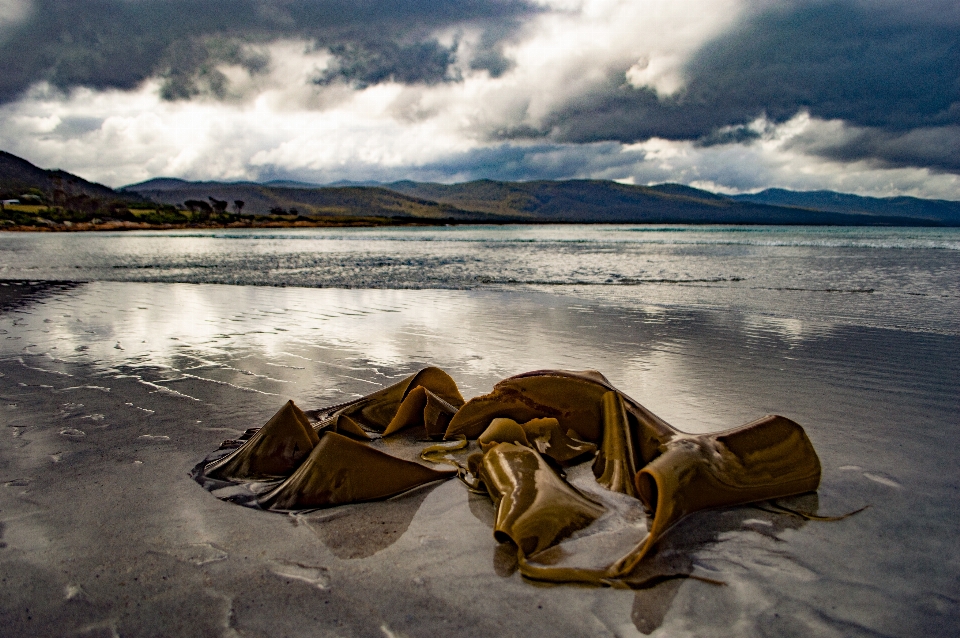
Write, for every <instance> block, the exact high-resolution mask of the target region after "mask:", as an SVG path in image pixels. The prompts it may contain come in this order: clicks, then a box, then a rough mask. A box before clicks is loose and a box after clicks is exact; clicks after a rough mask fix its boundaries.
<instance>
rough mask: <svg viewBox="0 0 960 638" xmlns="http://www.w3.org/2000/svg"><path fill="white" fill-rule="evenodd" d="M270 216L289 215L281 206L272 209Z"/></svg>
mask: <svg viewBox="0 0 960 638" xmlns="http://www.w3.org/2000/svg"><path fill="white" fill-rule="evenodd" d="M270 214H271V215H286V214H287V211H285V210H283V209H282V208H280V207H279V206H274V207H273V208H271V209H270Z"/></svg>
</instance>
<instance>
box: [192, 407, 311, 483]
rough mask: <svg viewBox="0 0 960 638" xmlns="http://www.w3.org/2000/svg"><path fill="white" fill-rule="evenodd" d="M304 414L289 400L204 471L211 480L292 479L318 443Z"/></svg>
mask: <svg viewBox="0 0 960 638" xmlns="http://www.w3.org/2000/svg"><path fill="white" fill-rule="evenodd" d="M318 441H319V439H318V438H317V433H316V432H314V430H313V427H312V426H311V425H310V421H309V420H308V419H307V417H306V415H305V414H304V413H303V411H301V410H300V408H298V407H297V406H296V404H294V402H293V401H287V403H286V404H284V406H283V407H282V408H280V410H279V411H278V412H277V413H276V414H275V415H273V417H272V418H271V419H270V420H269V421H267V423H266V425H264V426H263V427H262V428H260V430H258V431H257V433H256V434H254V435H253V436H252V437H251V438H250V439H249V440H248V441H247V442H246V443H244V444H243V445H242V446H241V447H239V448H237V449H236V450H234V451H233V452H232V453H230V454H228V455H227V456H225V457H224V458H222V459H218V460H216V461H214V462H212V463H210V464H208V465H207V466H206V468H204V474H206V475H207V476H209V477H211V478H215V479H221V480H234V481H256V480H263V479H274V478H278V477H285V476H289V475H290V474H291V473H292V472H293V471H294V470H296V469H297V466H299V465H300V462H301V461H302V460H303V459H304V458H305V457H306V456H307V455H308V454H309V453H310V451H311V450H313V448H314V446H315V445H316V444H317V443H318Z"/></svg>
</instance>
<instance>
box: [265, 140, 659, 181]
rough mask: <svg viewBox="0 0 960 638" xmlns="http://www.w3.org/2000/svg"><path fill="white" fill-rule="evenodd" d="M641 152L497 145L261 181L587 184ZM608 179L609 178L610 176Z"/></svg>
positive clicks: (606, 146) (605, 145)
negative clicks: (420, 161) (401, 162)
mask: <svg viewBox="0 0 960 638" xmlns="http://www.w3.org/2000/svg"><path fill="white" fill-rule="evenodd" d="M643 157H644V153H643V152H642V151H631V152H624V151H623V149H622V147H621V146H620V144H617V143H616V142H600V143H596V144H526V145H516V144H498V145H497V146H494V147H486V148H476V149H471V150H469V151H466V152H462V153H452V154H450V155H447V156H445V157H441V158H438V159H437V160H435V161H432V162H427V163H424V164H422V165H417V166H409V165H406V166H385V165H380V164H368V163H360V162H358V163H356V164H351V163H350V162H347V163H344V164H342V165H339V166H332V167H328V168H324V169H321V170H313V169H290V168H286V167H283V166H272V165H268V166H264V167H261V169H260V171H259V173H258V174H257V177H256V179H257V180H258V181H263V182H267V181H270V180H293V181H303V182H312V183H324V184H329V183H335V182H337V181H340V180H347V181H349V180H364V181H366V180H369V181H374V182H381V183H388V182H394V181H399V180H413V181H419V182H447V183H448V182H465V181H472V180H476V179H492V180H501V181H530V180H553V179H574V178H587V177H590V176H593V175H604V176H605V177H609V178H619V177H623V176H624V175H626V174H628V172H627V170H625V169H624V168H623V167H624V166H625V165H633V164H636V163H637V162H640V161H642V160H643ZM607 173H609V174H607Z"/></svg>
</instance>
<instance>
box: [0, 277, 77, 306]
mask: <svg viewBox="0 0 960 638" xmlns="http://www.w3.org/2000/svg"><path fill="white" fill-rule="evenodd" d="M82 285H83V282H77V281H26V280H21V279H7V280H4V281H0V314H2V313H5V312H10V311H11V310H17V309H18V308H24V307H26V306H29V305H30V304H32V303H36V302H37V301H40V300H42V299H44V298H46V297H50V296H53V295H56V294H58V293H61V292H66V291H68V290H71V289H73V288H76V287H78V286H82Z"/></svg>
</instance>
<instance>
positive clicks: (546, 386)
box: [446, 370, 610, 441]
mask: <svg viewBox="0 0 960 638" xmlns="http://www.w3.org/2000/svg"><path fill="white" fill-rule="evenodd" d="M607 386H609V382H608V381H607V380H606V379H605V378H604V377H603V375H601V374H600V373H599V372H596V371H593V370H588V371H585V372H567V371H564V370H542V371H538V372H529V373H526V374H522V375H518V376H515V377H510V378H509V379H504V380H503V381H501V382H500V383H498V384H497V385H495V386H494V387H493V392H491V393H490V394H486V395H483V396H479V397H475V398H473V399H471V400H470V401H468V402H467V403H466V404H465V405H464V406H463V407H461V408H460V410H459V411H458V412H457V414H456V416H454V417H453V419H452V420H451V421H450V426H449V427H448V428H447V432H446V437H448V438H453V437H454V436H456V435H458V434H463V435H465V436H466V437H467V438H468V439H474V438H476V437H478V436H479V435H480V434H481V433H482V432H483V431H484V430H485V429H486V428H487V426H488V425H489V424H490V421H492V420H493V419H496V418H501V417H502V418H508V419H513V420H514V421H516V422H517V423H525V422H527V421H530V420H531V419H538V418H543V417H550V418H554V419H557V421H558V422H559V424H560V427H561V428H562V430H563V431H564V432H566V431H567V430H573V431H574V432H576V433H577V436H578V438H580V439H583V440H586V441H597V440H599V438H600V434H601V430H600V397H602V396H603V393H604V392H607V391H608V390H609V389H610V388H609V387H607Z"/></svg>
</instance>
